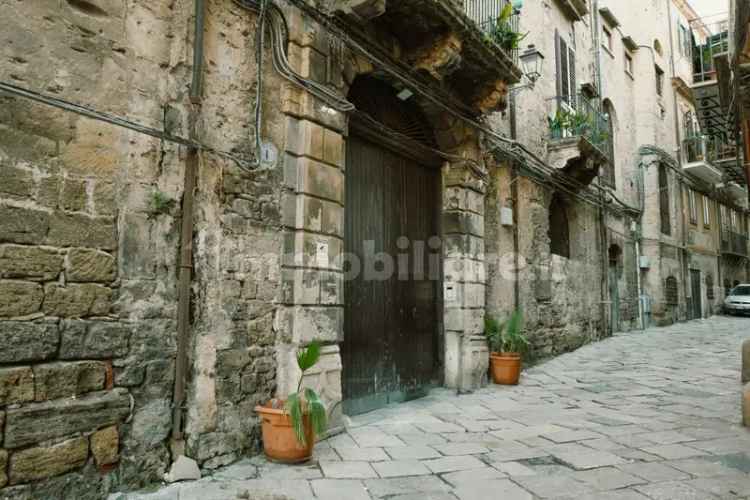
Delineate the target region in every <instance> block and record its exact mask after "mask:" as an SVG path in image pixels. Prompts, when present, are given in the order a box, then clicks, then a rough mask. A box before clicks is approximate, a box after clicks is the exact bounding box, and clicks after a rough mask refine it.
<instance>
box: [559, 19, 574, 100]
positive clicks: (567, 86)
mask: <svg viewBox="0 0 750 500" xmlns="http://www.w3.org/2000/svg"><path fill="white" fill-rule="evenodd" d="M555 56H556V59H557V95H558V96H559V97H560V102H564V103H566V104H568V105H569V106H571V107H573V108H574V107H575V105H576V93H577V92H576V53H575V50H574V49H573V47H571V46H570V44H569V43H568V42H567V41H566V40H565V39H564V38H563V37H562V36H560V32H559V31H555Z"/></svg>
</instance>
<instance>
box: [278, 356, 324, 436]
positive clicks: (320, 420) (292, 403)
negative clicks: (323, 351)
mask: <svg viewBox="0 0 750 500" xmlns="http://www.w3.org/2000/svg"><path fill="white" fill-rule="evenodd" d="M319 359H320V343H319V342H318V341H313V342H312V343H311V344H310V345H308V346H307V347H306V348H304V349H301V350H300V351H299V352H298V353H297V366H299V369H300V370H301V373H300V377H299V383H298V384H297V392H293V393H292V394H290V395H289V396H288V397H287V399H286V403H285V405H284V411H285V412H286V413H287V414H288V415H289V417H290V418H291V420H292V428H293V429H294V434H295V435H296V436H297V441H299V443H300V444H301V445H303V446H305V445H306V444H307V438H306V436H305V420H306V418H309V419H310V425H311V426H312V430H313V433H314V435H321V434H323V433H324V432H325V431H326V425H327V415H326V406H325V404H324V403H323V401H322V400H321V399H320V396H318V393H317V392H315V390H314V389H312V388H310V387H306V388H304V389H303V388H302V379H303V378H304V376H305V372H306V371H307V370H309V369H310V368H312V367H313V366H315V365H316V364H317V362H318V360H319Z"/></svg>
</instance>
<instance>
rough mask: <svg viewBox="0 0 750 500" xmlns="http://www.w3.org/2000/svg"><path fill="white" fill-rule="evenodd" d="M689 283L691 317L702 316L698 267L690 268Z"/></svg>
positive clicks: (698, 317) (697, 317)
mask: <svg viewBox="0 0 750 500" xmlns="http://www.w3.org/2000/svg"><path fill="white" fill-rule="evenodd" d="M690 285H691V291H692V295H693V298H692V305H693V313H692V318H693V319H700V318H702V317H703V300H702V297H701V272H700V271H699V270H698V269H691V270H690Z"/></svg>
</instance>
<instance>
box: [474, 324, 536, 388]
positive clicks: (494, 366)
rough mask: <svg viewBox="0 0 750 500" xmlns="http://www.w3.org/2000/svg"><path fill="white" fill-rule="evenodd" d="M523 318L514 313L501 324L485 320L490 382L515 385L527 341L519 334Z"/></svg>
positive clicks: (519, 373)
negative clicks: (488, 348) (488, 349)
mask: <svg viewBox="0 0 750 500" xmlns="http://www.w3.org/2000/svg"><path fill="white" fill-rule="evenodd" d="M522 320H523V316H522V314H521V311H515V312H514V313H513V314H511V316H510V318H508V319H507V320H506V321H504V322H503V323H500V322H499V321H497V319H495V318H492V317H486V318H485V328H484V330H485V335H486V336H487V341H488V342H489V345H490V350H491V354H490V368H491V371H492V380H493V381H494V382H495V383H496V384H501V385H517V384H518V379H519V377H520V375H521V356H522V355H523V353H525V352H526V350H527V349H528V346H529V341H528V340H527V339H526V337H524V336H523V334H522V333H521V327H522V325H521V323H522Z"/></svg>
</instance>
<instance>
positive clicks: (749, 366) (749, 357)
mask: <svg viewBox="0 0 750 500" xmlns="http://www.w3.org/2000/svg"><path fill="white" fill-rule="evenodd" d="M748 382H750V339H747V340H745V341H744V342H743V343H742V383H743V384H746V383H748Z"/></svg>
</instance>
